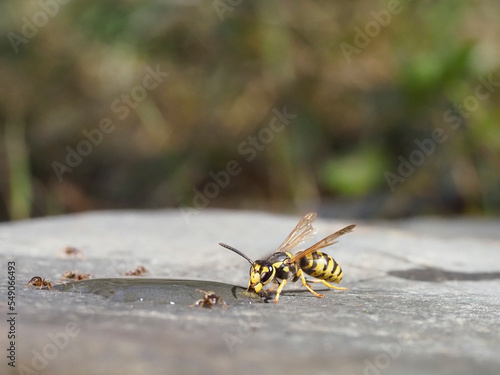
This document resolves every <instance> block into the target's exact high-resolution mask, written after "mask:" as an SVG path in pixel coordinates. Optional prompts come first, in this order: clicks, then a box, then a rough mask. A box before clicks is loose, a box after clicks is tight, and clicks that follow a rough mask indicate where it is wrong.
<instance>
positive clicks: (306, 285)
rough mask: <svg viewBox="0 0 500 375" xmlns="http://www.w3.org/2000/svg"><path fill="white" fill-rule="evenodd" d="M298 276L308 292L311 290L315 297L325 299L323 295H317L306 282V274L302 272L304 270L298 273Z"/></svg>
mask: <svg viewBox="0 0 500 375" xmlns="http://www.w3.org/2000/svg"><path fill="white" fill-rule="evenodd" d="M299 273H300V275H299ZM297 276H300V278H301V279H302V285H304V286H305V287H306V288H307V290H309V291H310V292H311V293H312V294H314V295H315V296H316V297H318V298H321V297H323V295H322V294H319V293H316V292H315V291H314V290H313V289H312V288H311V286H310V285H309V284H308V283H307V282H306V277H305V276H304V272H302V270H299V271H298V272H297Z"/></svg>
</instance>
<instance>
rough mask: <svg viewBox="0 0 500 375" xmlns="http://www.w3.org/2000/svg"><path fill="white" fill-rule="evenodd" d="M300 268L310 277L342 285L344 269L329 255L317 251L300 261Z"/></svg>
mask: <svg viewBox="0 0 500 375" xmlns="http://www.w3.org/2000/svg"><path fill="white" fill-rule="evenodd" d="M300 268H301V269H302V271H304V272H305V273H307V274H308V275H310V276H313V277H316V278H318V279H321V280H325V281H331V282H334V283H337V284H338V283H340V280H342V268H340V266H339V264H338V263H337V262H336V261H335V260H334V259H333V258H332V257H331V256H330V255H328V254H325V253H322V252H320V251H316V252H314V253H311V254H309V255H307V256H305V257H304V258H302V259H300Z"/></svg>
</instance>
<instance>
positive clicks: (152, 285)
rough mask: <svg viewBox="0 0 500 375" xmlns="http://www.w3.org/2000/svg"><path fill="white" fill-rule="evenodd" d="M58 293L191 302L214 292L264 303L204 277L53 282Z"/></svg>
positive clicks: (237, 301) (235, 299)
mask: <svg viewBox="0 0 500 375" xmlns="http://www.w3.org/2000/svg"><path fill="white" fill-rule="evenodd" d="M54 289H55V290H57V291H59V292H69V293H78V294H82V293H83V294H86V293H87V294H95V295H99V296H103V297H106V298H108V299H109V300H110V301H113V302H127V303H131V302H150V303H153V304H171V305H174V304H175V305H177V304H181V305H191V304H193V303H195V302H196V301H198V300H200V299H202V298H203V296H204V293H203V292H201V291H200V290H202V291H205V292H213V293H214V294H216V295H217V296H220V297H222V298H223V300H224V301H225V302H226V303H229V304H245V303H260V302H264V301H263V300H262V299H261V298H260V297H259V296H258V295H257V294H255V293H250V292H247V291H246V290H245V288H242V287H240V286H236V285H231V284H225V283H219V282H215V281H204V280H171V279H148V278H139V277H137V278H136V277H128V278H107V279H89V280H81V281H72V282H67V283H63V284H57V285H54Z"/></svg>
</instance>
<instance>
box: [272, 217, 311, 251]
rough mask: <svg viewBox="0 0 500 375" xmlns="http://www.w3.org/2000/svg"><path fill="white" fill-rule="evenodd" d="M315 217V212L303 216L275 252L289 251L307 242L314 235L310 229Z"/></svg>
mask: <svg viewBox="0 0 500 375" xmlns="http://www.w3.org/2000/svg"><path fill="white" fill-rule="evenodd" d="M316 216H317V215H316V212H310V213H308V214H307V215H306V216H304V217H303V218H302V219H301V220H300V221H299V223H298V224H297V226H296V227H295V228H294V230H292V233H290V234H289V235H288V237H287V238H286V239H285V241H283V243H282V244H281V245H280V246H279V247H278V249H277V250H276V251H275V252H276V253H278V252H286V251H290V250H291V249H293V248H294V247H296V246H298V245H300V244H301V243H302V242H304V241H305V240H307V239H308V238H309V237H310V236H311V235H312V234H314V228H313V227H312V224H313V222H314V220H315V219H316Z"/></svg>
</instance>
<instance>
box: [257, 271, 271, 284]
mask: <svg viewBox="0 0 500 375" xmlns="http://www.w3.org/2000/svg"><path fill="white" fill-rule="evenodd" d="M272 274H273V273H272V272H263V273H261V274H260V281H261V283H263V284H265V283H266V282H267V281H268V280H269V278H270V277H271V275H272Z"/></svg>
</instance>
